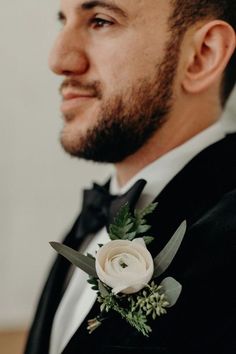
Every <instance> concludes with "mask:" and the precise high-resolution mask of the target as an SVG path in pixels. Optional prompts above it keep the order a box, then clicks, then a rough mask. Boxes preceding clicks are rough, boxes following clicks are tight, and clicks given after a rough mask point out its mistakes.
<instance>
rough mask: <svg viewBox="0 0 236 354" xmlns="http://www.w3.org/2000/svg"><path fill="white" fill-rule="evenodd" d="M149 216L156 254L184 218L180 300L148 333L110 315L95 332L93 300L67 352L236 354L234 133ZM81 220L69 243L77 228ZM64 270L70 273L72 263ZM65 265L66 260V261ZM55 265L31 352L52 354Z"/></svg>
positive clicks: (179, 179) (57, 291)
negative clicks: (89, 329)
mask: <svg viewBox="0 0 236 354" xmlns="http://www.w3.org/2000/svg"><path fill="white" fill-rule="evenodd" d="M156 200H157V201H158V207H157V209H156V211H155V212H154V213H153V214H152V215H151V216H150V219H149V222H150V224H151V225H152V229H151V233H152V235H153V236H155V241H154V242H153V243H152V244H151V253H152V254H153V256H155V255H157V253H158V252H159V251H160V250H161V249H162V248H163V247H164V246H165V244H166V243H167V242H168V240H169V238H170V237H171V236H172V234H173V232H174V231H175V230H176V229H177V227H178V226H179V224H180V223H181V222H182V221H183V220H184V219H186V220H187V224H188V228H187V232H186V235H185V238H184V241H183V243H182V245H181V247H180V249H179V251H178V253H177V255H176V257H175V258H174V261H173V262H172V264H171V266H170V267H169V268H168V269H167V271H166V272H165V274H163V278H164V277H167V276H172V277H174V278H175V279H176V280H178V281H179V282H180V283H181V284H182V286H183V290H182V293H181V296H180V298H179V299H178V302H177V303H176V305H175V306H174V307H172V308H171V309H169V310H168V313H167V315H165V316H162V317H160V318H158V319H156V320H155V321H153V322H152V323H151V326H152V329H153V331H152V334H151V335H150V337H149V338H146V337H144V336H143V335H142V334H140V333H138V332H137V331H136V330H135V329H134V328H132V327H131V326H130V325H128V324H127V323H126V322H125V321H124V320H122V319H121V318H120V317H119V316H118V315H116V314H113V313H112V314H111V315H110V319H109V320H107V321H105V322H104V323H103V324H102V326H100V327H99V328H98V329H97V330H96V331H95V332H93V333H92V334H88V332H87V329H86V327H87V320H88V319H90V318H93V317H95V316H96V315H97V314H98V313H99V306H98V304H96V303H95V305H94V307H93V308H92V310H91V312H90V313H89V314H88V316H87V318H86V319H85V321H84V322H83V324H82V325H81V326H80V327H79V329H78V330H77V332H76V333H75V334H74V336H73V337H72V339H71V340H70V342H69V343H68V345H67V347H66V348H65V350H64V351H63V354H80V353H81V354H133V353H142V354H147V353H148V354H154V353H155V354H233V353H234V354H235V353H236V333H235V332H236V316H235V315H236V313H235V312H236V292H235V280H236V277H235V273H236V267H235V265H236V134H230V135H228V136H227V137H226V138H225V139H223V140H221V141H220V142H217V143H216V144H214V145H212V146H210V147H208V148H207V149H205V150H204V151H203V152H201V153H200V154H198V155H197V156H196V157H195V158H194V159H193V160H192V161H191V162H190V163H188V165H187V166H185V168H184V169H183V170H182V171H181V172H180V173H178V175H177V176H176V177H175V178H174V179H173V180H172V181H171V182H170V183H169V184H168V185H167V187H166V188H165V189H164V190H163V191H162V193H161V194H160V195H159V196H158V197H157V199H156ZM78 225H79V218H78V219H77V220H76V223H75V225H74V226H73V228H72V230H71V232H70V233H69V235H68V236H67V239H66V243H67V241H68V239H70V238H71V237H72V236H73V234H74V233H75V232H77V231H76V230H77V229H78ZM57 262H64V264H65V267H64V268H63V267H62V268H61V269H62V270H60V272H64V273H65V275H66V273H67V271H68V264H67V261H66V260H64V259H62V258H59V261H58V259H57ZM60 266H61V265H60ZM56 267H57V265H56V264H54V266H53V268H52V271H51V274H50V276H49V279H48V280H47V283H46V287H45V289H44V291H43V294H42V296H41V299H40V302H39V305H38V309H37V312H36V316H35V319H34V321H33V325H32V327H31V331H30V333H29V338H28V343H27V347H26V351H25V354H48V343H49V338H50V330H51V324H52V320H53V315H54V313H55V310H56V307H57V305H58V303H59V301H60V298H61V296H62V292H63V288H62V287H61V286H60V285H58V284H57V283H55V279H54V282H53V274H54V273H56V269H55V268H56Z"/></svg>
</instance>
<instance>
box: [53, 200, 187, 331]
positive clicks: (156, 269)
mask: <svg viewBox="0 0 236 354" xmlns="http://www.w3.org/2000/svg"><path fill="white" fill-rule="evenodd" d="M156 206H157V204H156V203H152V204H150V205H149V206H148V207H146V208H145V209H142V210H135V212H134V215H132V214H131V212H130V210H129V206H128V205H127V204H126V205H124V206H123V207H122V208H121V209H120V210H119V212H118V213H117V216H116V218H115V219H114V223H113V224H112V225H110V227H109V236H110V239H111V241H110V242H108V243H107V244H105V245H99V249H98V251H97V252H96V255H95V256H93V255H90V254H87V255H83V254H81V253H79V252H78V251H75V250H73V249H71V248H69V247H67V246H65V245H63V244H60V243H57V242H50V244H51V246H52V247H53V248H54V249H55V250H56V251H57V252H58V253H59V254H61V255H62V256H64V257H65V258H67V259H68V260H69V261H70V262H71V263H72V264H73V265H75V266H77V267H79V268H80V269H82V270H83V271H85V272H86V273H87V274H88V275H89V278H88V283H89V284H91V286H92V289H93V290H94V291H96V292H97V301H98V302H99V303H100V314H98V316H97V317H96V318H94V319H91V320H89V321H88V331H89V332H90V333H92V332H93V331H94V330H95V329H96V328H97V327H99V326H100V325H101V324H102V322H103V321H104V320H105V319H107V313H109V312H110V311H112V310H113V311H115V312H117V313H118V314H119V315H120V316H121V317H122V318H123V319H124V320H126V321H127V322H128V323H129V324H130V325H131V326H133V327H135V328H136V329H137V330H138V331H139V332H141V333H142V334H143V335H144V336H149V334H150V333H151V331H152V329H151V326H150V325H149V323H148V320H149V319H150V318H152V319H153V320H155V319H156V318H157V317H159V316H162V315H164V314H166V313H167V310H168V308H170V307H172V306H174V305H175V303H176V301H177V300H178V298H179V296H180V293H181V290H182V286H181V284H180V283H179V282H178V281H177V280H175V279H174V278H172V277H167V278H165V279H164V280H162V281H161V282H158V277H160V276H161V275H162V274H163V273H164V272H165V271H166V269H167V268H168V267H169V265H170V264H171V262H172V260H173V259H174V257H175V255H176V253H177V251H178V249H179V247H180V245H181V243H182V240H183V237H184V234H185V231H186V222H185V221H184V222H183V223H182V224H181V225H180V227H179V228H178V229H177V231H176V232H175V233H174V235H173V236H172V237H171V239H170V241H169V242H168V243H167V245H166V246H165V247H164V249H163V250H162V251H161V252H160V253H159V254H158V255H157V256H156V257H155V258H152V256H151V253H150V252H149V251H148V246H149V244H150V243H151V242H152V241H153V239H154V237H152V236H148V235H147V234H146V233H147V231H148V230H149V229H150V227H151V226H150V225H148V224H147V221H146V216H147V215H149V214H151V213H152V212H153V211H154V210H155V208H156Z"/></svg>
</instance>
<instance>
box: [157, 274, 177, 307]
mask: <svg viewBox="0 0 236 354" xmlns="http://www.w3.org/2000/svg"><path fill="white" fill-rule="evenodd" d="M160 285H161V286H162V290H163V292H164V293H165V296H166V298H167V301H168V303H169V305H168V306H167V307H172V306H174V305H175V304H176V302H177V300H178V298H179V296H180V294H181V291H182V285H181V284H180V283H179V282H178V281H177V280H175V279H174V278H172V277H168V278H165V279H163V280H162V282H161V284H160Z"/></svg>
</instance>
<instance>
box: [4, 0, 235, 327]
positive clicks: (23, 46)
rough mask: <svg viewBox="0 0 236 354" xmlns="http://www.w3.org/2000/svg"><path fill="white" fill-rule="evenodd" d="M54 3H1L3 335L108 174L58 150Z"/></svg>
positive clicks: (24, 315) (27, 309) (29, 306)
mask: <svg viewBox="0 0 236 354" xmlns="http://www.w3.org/2000/svg"><path fill="white" fill-rule="evenodd" d="M58 3H59V0H50V1H48V0H40V1H33V0H20V1H19V0H15V1H14V0H11V1H3V0H0V4H1V5H2V6H1V12H0V24H1V25H0V26H1V27H0V63H1V67H0V68H1V84H0V98H1V105H0V143H1V149H0V152H1V157H0V168H1V184H0V185H1V188H0V216H1V217H0V281H1V285H0V327H2V328H3V327H5V328H6V327H16V326H21V325H27V324H28V323H29V320H30V317H31V315H32V311H33V307H34V305H35V303H36V299H37V295H38V293H39V289H40V287H41V285H42V282H43V278H44V275H45V272H46V269H47V268H48V266H49V263H50V262H51V260H52V257H53V256H54V252H53V251H52V249H51V248H50V246H49V244H48V242H49V241H50V240H60V239H61V237H62V235H63V234H64V232H65V231H66V230H67V228H68V227H69V225H70V224H71V222H72V221H73V219H74V217H75V215H76V214H77V212H78V210H79V206H80V200H81V199H80V193H81V188H82V187H84V186H88V185H89V184H90V181H91V180H93V179H94V178H96V180H98V181H99V180H100V181H102V180H103V179H104V178H105V176H107V174H108V173H109V171H110V167H104V166H98V165H92V164H89V163H85V162H82V161H77V160H75V159H71V158H69V157H68V156H66V155H65V154H64V153H63V152H62V149H61V148H60V145H59V143H58V135H59V131H60V128H61V120H60V118H59V117H60V114H59V111H58V103H59V97H58V94H57V87H58V83H59V80H58V79H56V78H54V76H53V75H52V74H50V72H49V70H48V68H47V54H48V52H49V48H50V45H51V43H52V41H53V38H54V36H55V35H56V31H57V29H58V26H57V25H56V12H57V10H58ZM234 100H235V99H234ZM233 110H234V108H233V105H232V107H231V115H232V113H233ZM232 122H233V124H235V122H234V121H233V119H232Z"/></svg>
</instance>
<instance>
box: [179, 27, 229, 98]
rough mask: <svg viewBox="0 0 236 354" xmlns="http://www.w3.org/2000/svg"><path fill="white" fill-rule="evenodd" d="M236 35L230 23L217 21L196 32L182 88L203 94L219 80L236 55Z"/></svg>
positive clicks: (192, 39) (193, 36)
mask: <svg viewBox="0 0 236 354" xmlns="http://www.w3.org/2000/svg"><path fill="white" fill-rule="evenodd" d="M235 47H236V35H235V31H234V29H233V28H232V27H231V26H230V25H229V24H228V23H226V22H224V21H221V20H214V21H211V22H208V23H207V24H204V25H203V26H201V28H198V29H197V30H195V31H194V32H193V35H192V37H191V48H190V51H188V53H187V58H186V66H185V73H184V77H183V80H182V86H183V88H184V90H185V91H186V92H188V93H199V92H201V91H203V90H205V89H207V88H208V87H210V86H211V84H212V83H214V82H216V81H217V80H219V79H220V78H221V76H222V74H223V72H224V70H225V68H226V66H227V64H228V62H229V60H230V58H231V56H232V54H233V53H234V51H235Z"/></svg>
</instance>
